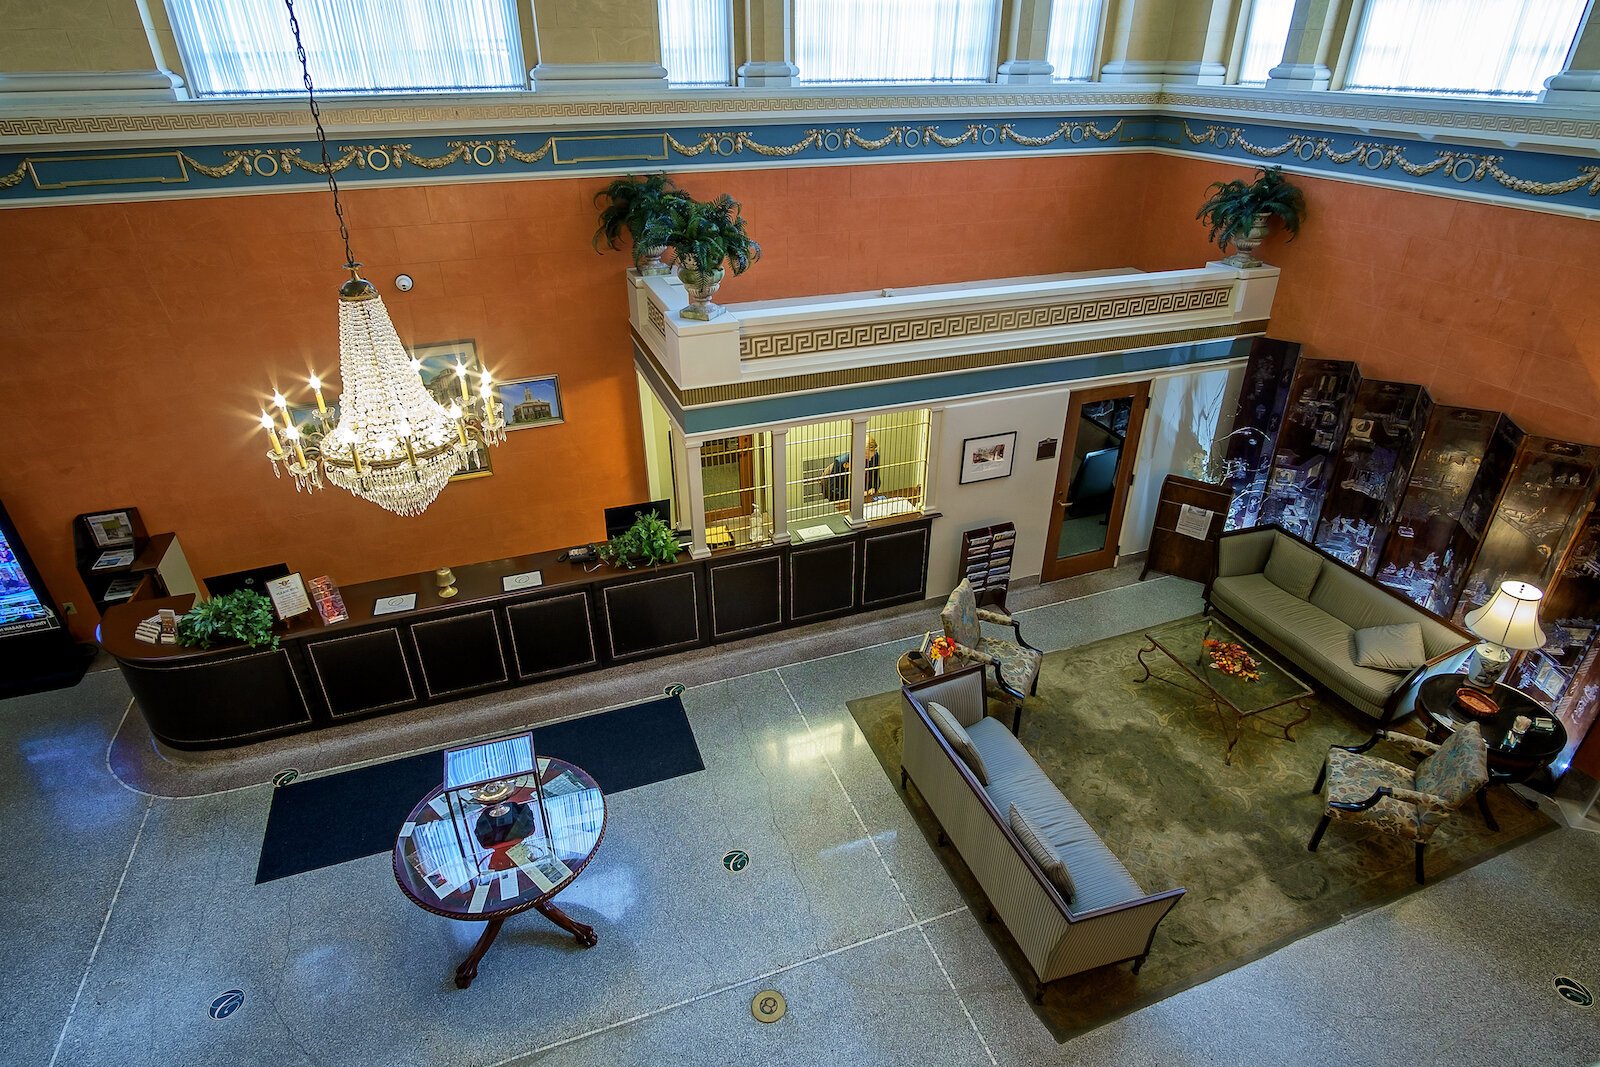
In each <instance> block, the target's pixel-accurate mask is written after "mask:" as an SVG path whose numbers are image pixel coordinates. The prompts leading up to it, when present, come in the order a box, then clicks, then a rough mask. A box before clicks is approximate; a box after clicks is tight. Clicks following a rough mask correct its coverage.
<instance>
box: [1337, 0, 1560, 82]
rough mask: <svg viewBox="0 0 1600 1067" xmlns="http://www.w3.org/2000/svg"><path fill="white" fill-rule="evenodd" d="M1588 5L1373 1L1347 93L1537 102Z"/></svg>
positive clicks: (1532, 0)
mask: <svg viewBox="0 0 1600 1067" xmlns="http://www.w3.org/2000/svg"><path fill="white" fill-rule="evenodd" d="M1586 2H1587V0H1367V6H1366V11H1365V14H1364V15H1363V17H1362V20H1361V31H1360V33H1359V34H1358V35H1357V37H1356V46H1355V50H1354V52H1353V54H1352V56H1351V60H1350V68H1349V70H1348V72H1347V73H1346V75H1345V86H1344V87H1345V88H1346V89H1356V90H1365V91H1369V92H1420V93H1466V94H1473V95H1479V96H1510V97H1523V98H1531V97H1536V96H1538V95H1539V92H1540V91H1541V90H1542V89H1543V87H1544V80H1545V79H1546V78H1548V77H1550V75H1552V74H1555V73H1558V72H1559V71H1560V70H1561V65H1562V63H1563V62H1564V61H1565V60H1566V57H1567V52H1568V50H1569V49H1570V48H1571V47H1572V39H1573V37H1574V36H1575V35H1576V34H1577V32H1578V20H1579V19H1580V18H1581V17H1582V16H1583V9H1584V5H1585V3H1586Z"/></svg>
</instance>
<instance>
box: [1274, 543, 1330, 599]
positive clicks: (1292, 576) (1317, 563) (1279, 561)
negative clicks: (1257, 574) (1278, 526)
mask: <svg viewBox="0 0 1600 1067" xmlns="http://www.w3.org/2000/svg"><path fill="white" fill-rule="evenodd" d="M1321 570H1322V557H1321V556H1319V555H1317V554H1316V553H1315V552H1313V551H1312V550H1311V549H1309V548H1307V547H1306V546H1305V545H1302V544H1301V543H1300V542H1298V541H1291V540H1290V539H1289V538H1287V537H1279V538H1278V539H1277V541H1276V542H1274V543H1273V545H1272V554H1271V555H1270V556H1268V557H1267V567H1266V570H1264V571H1263V572H1262V573H1263V574H1265V575H1266V576H1267V581H1269V582H1271V583H1272V584H1273V585H1275V586H1277V587H1278V588H1279V589H1282V590H1283V591H1284V592H1286V593H1288V594H1289V595H1291V596H1294V597H1298V598H1299V599H1301V600H1306V599H1309V598H1310V596H1311V590H1312V589H1313V588H1315V586H1316V584H1317V574H1318V572H1319V571H1321Z"/></svg>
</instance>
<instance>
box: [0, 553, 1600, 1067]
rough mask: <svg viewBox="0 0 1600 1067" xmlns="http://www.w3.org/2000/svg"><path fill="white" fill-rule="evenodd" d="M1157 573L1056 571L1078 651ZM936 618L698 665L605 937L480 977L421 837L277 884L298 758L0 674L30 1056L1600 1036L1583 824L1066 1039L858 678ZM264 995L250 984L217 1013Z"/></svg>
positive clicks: (589, 884) (1004, 1047)
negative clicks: (274, 815) (161, 756)
mask: <svg viewBox="0 0 1600 1067" xmlns="http://www.w3.org/2000/svg"><path fill="white" fill-rule="evenodd" d="M1129 582H1131V576H1129V575H1128V574H1127V573H1126V572H1123V573H1121V574H1119V575H1115V576H1113V579H1112V580H1104V579H1102V580H1098V581H1097V582H1091V583H1078V584H1058V585H1057V586H1052V587H1045V588H1041V589H1038V590H1030V591H1028V592H1027V594H1026V595H1024V596H1020V597H1019V598H1018V600H1017V602H1018V603H1028V604H1034V605H1037V606H1034V607H1031V608H1029V610H1027V611H1026V612H1024V613H1022V615H1023V619H1024V626H1025V628H1026V632H1027V633H1028V634H1029V636H1030V639H1031V640H1033V642H1034V643H1036V644H1039V645H1040V646H1041V647H1045V648H1060V647H1067V646H1070V645H1073V644H1078V643H1082V642H1086V641H1092V640H1097V639H1099V638H1101V637H1106V636H1111V635H1114V634H1117V633H1124V632H1127V631H1130V630H1133V629H1135V628H1137V627H1139V626H1141V625H1145V624H1150V623H1154V622H1157V621H1162V620H1165V619H1168V618H1174V617H1178V616H1181V615H1184V614H1187V613H1189V612H1191V611H1193V610H1196V608H1197V607H1198V592H1197V587H1195V586H1193V585H1191V584H1189V583H1186V582H1183V581H1180V580H1178V579H1156V580H1152V581H1149V582H1145V583H1141V584H1136V585H1134V584H1128V583H1129ZM1094 589H1099V590H1101V591H1099V592H1092V594H1091V595H1077V594H1083V593H1085V592H1087V591H1090V590H1094ZM1068 598H1070V599H1068ZM920 623H921V620H920V618H919V617H917V616H915V615H908V614H904V613H902V614H901V615H900V616H897V617H895V618H886V619H884V620H881V621H879V622H877V623H875V624H874V625H875V626H876V627H877V629H878V631H879V634H880V635H881V636H882V637H883V638H892V640H887V641H886V643H876V642H875V641H873V640H872V639H871V638H872V634H871V633H870V632H869V631H863V630H861V629H853V630H852V629H850V628H848V627H846V628H834V629H835V631H836V632H835V633H834V634H833V635H832V639H833V640H834V641H835V642H836V643H837V641H838V639H839V633H840V632H843V633H847V634H848V635H849V636H850V638H851V640H852V642H853V643H854V645H855V646H856V647H853V648H851V649H850V650H843V651H835V652H833V654H831V655H826V656H823V657H821V658H811V659H807V658H804V656H803V652H804V647H803V646H802V645H800V644H797V643H796V642H800V641H806V640H809V639H808V638H795V639H790V638H787V637H786V638H784V639H782V640H783V642H785V645H784V654H783V655H779V656H777V659H776V660H774V661H772V662H773V665H766V661H763V660H762V659H761V657H760V656H758V655H754V654H746V655H742V656H740V657H737V659H732V660H730V659H723V660H717V659H714V658H706V657H701V659H700V660H698V661H695V663H698V666H694V664H693V663H691V662H690V661H687V660H686V661H685V662H684V664H683V665H681V670H680V673H682V675H683V677H685V678H686V679H689V680H692V681H694V683H695V684H692V685H691V687H690V688H689V689H688V690H687V691H686V692H685V694H684V704H685V706H686V708H687V710H688V713H689V717H690V721H691V724H692V725H693V727H694V731H695V735H696V738H697V739H698V741H699V744H700V747H701V751H702V754H703V756H704V759H705V764H706V769H705V771H704V772H702V773H698V774H694V775H689V776H686V777H682V778H677V779H673V780H670V781H666V782H660V783H657V784H655V785H651V786H646V787H643V788H640V789H636V790H631V791H628V792H625V793H620V794H617V795H615V796H613V797H611V798H610V800H609V803H610V807H609V818H610V823H609V828H608V830H607V834H606V840H605V844H604V846H603V847H602V849H601V852H600V854H599V856H598V858H597V859H596V860H595V862H594V864H593V865H592V866H591V867H590V868H589V870H588V871H587V872H586V873H585V874H584V875H583V877H582V878H580V879H579V880H578V881H577V882H576V883H575V884H574V885H573V887H572V888H571V889H569V890H568V891H567V892H566V893H564V894H563V895H562V897H561V904H562V905H563V907H566V908H567V909H568V910H569V911H570V912H571V913H572V914H573V915H574V916H575V917H577V918H579V919H580V920H582V921H585V922H590V923H593V924H594V925H595V926H596V928H597V930H598V931H599V933H600V937H601V940H600V944H599V945H598V947H596V948H594V949H590V950H584V949H581V948H579V947H578V946H577V945H576V944H575V943H574V942H572V941H571V940H570V939H569V938H566V937H565V936H564V935H560V934H559V932H558V931H556V930H554V928H553V927H549V926H548V925H547V924H545V923H544V921H543V920H542V919H540V918H539V917H538V916H536V915H526V916H521V917H518V918H516V919H513V920H512V921H511V922H510V923H509V924H508V926H507V928H506V931H505V933H504V934H502V936H501V939H500V942H499V943H498V944H497V945H496V946H495V947H494V949H493V950H492V951H491V952H490V954H489V955H488V957H487V958H486V959H485V961H484V964H483V967H482V969H481V971H480V975H479V978H478V981H477V983H476V984H475V985H474V986H473V987H472V988H471V989H470V990H467V991H461V990H457V989H456V988H455V987H454V985H453V984H452V983H451V981H450V977H451V973H452V969H453V968H454V966H455V963H456V962H457V960H458V959H459V957H460V956H461V955H463V954H464V953H465V951H466V950H467V948H468V947H469V946H470V944H471V941H472V939H473V937H474V936H475V933H476V930H475V928H473V927H469V926H467V925H465V924H460V923H453V922H449V921H447V920H444V919H440V918H437V917H435V916H432V915H429V914H427V913H424V912H422V911H421V910H419V909H417V908H416V907H414V906H412V905H411V904H409V903H408V902H407V901H406V900H405V899H404V898H403V897H401V895H400V894H399V892H398V891H397V890H396V888H395V886H394V884H393V880H392V877H391V874H390V871H389V859H388V857H387V856H374V857H369V858H367V859H362V860H356V861H352V862H349V863H345V864H341V865H339V866H336V867H331V868H326V869H323V870H320V871H313V872H310V873H307V874H303V875H297V876H295V877H291V878H286V879H283V880H280V881H277V882H272V883H269V884H267V885H261V886H257V885H255V884H254V873H255V868H256V859H257V855H258V852H259V848H260V843H261V834H262V830H263V827H264V826H265V822H266V817H267V810H268V805H269V802H270V799H271V798H270V793H271V786H270V785H269V784H266V783H265V782H262V781H259V779H258V780H257V781H258V784H253V785H245V786H242V787H239V788H233V789H228V790H225V791H220V792H213V793H209V794H207V795H194V796H175V797H169V796H163V795H156V794H157V793H159V792H161V791H160V790H155V789H152V790H149V791H147V792H139V791H136V790H134V789H132V788H130V787H128V786H127V785H124V784H123V782H122V781H121V780H120V779H119V778H118V777H117V776H116V775H115V774H113V773H112V769H111V768H112V764H110V763H108V759H107V755H108V748H109V745H110V741H111V739H112V737H113V735H114V734H115V733H116V732H117V730H118V728H119V723H120V722H121V720H122V718H123V715H124V712H125V711H126V709H127V705H128V700H129V697H128V692H127V689H126V687H125V686H124V685H123V683H122V681H121V678H120V676H119V675H118V674H117V673H116V672H114V671H112V672H103V673H97V674H92V675H90V676H89V677H88V678H86V679H85V680H84V682H83V683H82V684H80V685H79V686H78V687H77V688H76V689H74V690H70V691H66V692H62V693H55V694H44V695H40V696H36V697H29V698H23V699H19V700H13V701H9V702H5V703H0V737H3V739H4V740H3V743H0V826H3V827H4V829H5V833H4V834H3V835H0V900H3V906H4V907H5V909H6V920H5V927H4V929H5V936H4V938H3V939H0V973H3V974H4V975H5V978H4V993H3V995H0V1031H3V1033H4V1035H5V1036H4V1047H3V1049H0V1062H3V1063H6V1064H12V1063H15V1064H86V1065H88V1064H92V1065H105V1064H149V1065H163V1067H165V1065H174V1064H183V1065H199V1064H273V1065H294V1064H336V1063H337V1064H386V1065H387V1064H473V1065H490V1064H496V1065H498V1064H512V1063H524V1062H527V1063H533V1062H539V1063H544V1062H548V1063H561V1064H595V1065H600V1064H605V1065H617V1064H647V1063H648V1064H663V1063H684V1064H712V1063H717V1064H722V1063H752V1064H791V1063H792V1064H808V1065H809V1064H835V1063H838V1064H845V1063H849V1064H916V1065H942V1064H979V1065H981V1064H1019V1065H1021V1064H1044V1063H1061V1064H1076V1063H1083V1064H1191V1063H1193V1064H1235V1063H1237V1064H1261V1063H1277V1064H1301V1063H1304V1064H1319V1063H1340V1064H1391V1063H1392V1064H1435V1063H1437V1064H1479V1063H1481V1064H1500V1063H1517V1064H1577V1063H1592V1062H1595V1061H1597V1060H1600V1007H1595V1008H1588V1009H1581V1008H1576V1007H1572V1006H1569V1005H1568V1004H1566V1003H1565V1002H1564V1001H1562V1000H1561V999H1560V998H1559V997H1557V996H1556V994H1555V991H1554V988H1553V981H1554V979H1555V978H1556V977H1557V976H1558V975H1569V976H1571V977H1573V978H1576V979H1578V980H1580V981H1582V982H1584V983H1585V984H1587V985H1588V986H1589V987H1590V988H1593V989H1600V938H1597V937H1596V936H1595V920H1596V904H1595V902H1596V901H1597V900H1600V836H1597V835H1595V834H1593V833H1588V832H1585V831H1583V830H1577V829H1563V830H1559V831H1556V832H1554V833H1550V834H1547V835H1545V836H1543V837H1541V838H1539V839H1537V840H1535V841H1533V842H1531V843H1529V844H1526V845H1524V846H1522V847H1519V848H1516V849H1513V850H1511V851H1509V852H1507V853H1504V854H1502V855H1500V856H1498V857H1496V858H1494V859H1492V860H1489V861H1487V862H1485V863H1483V864H1480V865H1479V866H1477V867H1474V868H1472V869H1471V870H1468V871H1465V872H1463V873H1461V874H1459V875H1457V876H1455V877H1451V878H1447V879H1444V880H1443V881H1441V882H1439V883H1438V884H1435V885H1430V886H1429V887H1428V888H1426V889H1425V890H1422V891H1420V892H1418V893H1415V894H1413V895H1411V896H1408V897H1406V898H1404V899H1402V900H1400V901H1398V902H1396V903H1395V904H1392V905H1390V906H1387V907H1384V908H1381V909H1378V910H1375V911H1371V912H1367V913H1364V914H1360V915H1356V916H1352V917H1350V918H1349V919H1347V920H1346V921H1345V922H1343V923H1341V924H1339V925H1337V926H1335V927H1333V928H1330V929H1328V930H1325V931H1323V932H1321V933H1319V934H1316V935H1313V936H1311V937H1308V938H1306V939H1304V940H1302V941H1299V942H1296V943H1294V944H1291V945H1289V946H1286V947H1284V948H1282V949H1280V950H1279V951H1278V952H1276V953H1274V954H1272V955H1270V956H1268V957H1266V958H1264V959H1261V960H1259V961H1257V962H1255V963H1252V964H1249V965H1247V966H1245V967H1241V968H1239V969H1237V970H1234V971H1231V972H1229V973H1227V974H1224V975H1222V976H1221V977H1218V978H1216V979H1213V980H1212V981H1210V982H1207V983H1206V984H1204V985H1201V986H1197V987H1195V988H1193V989H1191V990H1189V991H1187V992H1184V993H1182V994H1179V995H1177V996H1175V997H1172V998H1170V999H1168V1000H1166V1001H1163V1002H1161V1003H1159V1004H1156V1005H1154V1006H1151V1007H1149V1008H1146V1009H1144V1010H1142V1011H1140V1012H1137V1013H1135V1014H1133V1015H1130V1016H1127V1017H1125V1018H1123V1019H1120V1020H1117V1021H1115V1022H1112V1023H1109V1024H1107V1025H1106V1026H1104V1027H1101V1028H1100V1029H1098V1030H1096V1031H1093V1032H1091V1033H1089V1034H1087V1035H1084V1036H1082V1037H1079V1038H1077V1039H1074V1040H1072V1041H1069V1042H1067V1043H1066V1044H1057V1043H1056V1042H1055V1041H1054V1040H1053V1039H1052V1038H1051V1037H1050V1035H1049V1034H1048V1033H1047V1032H1046V1030H1045V1028H1044V1026H1043V1025H1042V1024H1041V1023H1040V1022H1039V1020H1038V1019H1037V1018H1036V1017H1035V1016H1034V1014H1033V1012H1032V1009H1031V1005H1030V1002H1029V998H1028V996H1027V995H1026V994H1025V993H1024V991H1023V990H1021V989H1020V988H1019V987H1018V985H1017V983H1016V981H1015V979H1014V978H1013V977H1012V976H1011V975H1010V974H1009V972H1008V971H1007V970H1006V968H1005V967H1004V965H1003V964H1002V962H1001V961H1000V959H999V957H998V956H997V955H996V953H995V951H994V949H993V948H992V947H991V945H990V944H989V942H988V940H987V938H986V937H985V935H984V933H983V931H982V930H981V929H980V928H979V923H978V922H977V921H976V920H975V918H974V916H972V915H971V914H970V913H969V912H968V911H967V910H966V908H965V906H964V905H963V902H962V900H961V899H960V897H959V896H958V894H957V893H956V891H955V890H954V888H953V887H952V886H951V884H950V882H949V879H948V877H947V876H946V874H945V873H944V871H943V869H942V867H941V865H940V863H939V860H938V859H937V857H936V856H935V855H934V852H933V850H932V848H931V846H930V845H929V843H928V842H927V841H926V840H925V839H924V838H923V837H922V835H921V834H920V832H918V830H917V829H916V827H915V825H914V824H913V823H912V821H911V819H910V817H909V816H908V814H907V813H906V811H905V809H904V807H903V806H902V805H901V803H900V801H899V800H898V798H897V797H896V795H895V793H894V789H893V787H892V785H891V783H890V782H889V779H888V778H887V776H886V775H885V774H884V773H883V771H882V770H881V768H880V767H879V766H878V764H877V761H876V759H875V758H874V756H873V754H872V752H871V751H870V749H869V748H868V747H867V745H866V742H865V740H864V739H863V738H862V736H861V734H860V732H859V731H858V730H857V728H856V726H855V723H854V720H853V719H852V718H851V716H850V714H849V712H848V710H847V709H846V707H845V702H846V701H847V700H850V699H854V698H856V697H859V696H866V695H870V694H872V693H878V692H883V691H885V690H887V689H890V688H892V687H893V685H894V684H895V676H894V660H895V658H896V657H897V656H898V655H899V653H900V652H901V651H902V650H903V649H904V648H906V647H908V645H909V643H910V639H909V638H907V637H906V636H905V635H906V634H908V633H910V632H912V630H914V629H915V627H916V626H917V625H920ZM771 640H772V641H773V642H775V643H776V642H778V641H779V639H777V638H774V639H771ZM818 640H819V641H821V642H822V643H821V644H819V645H818V646H817V647H821V648H826V647H827V645H826V641H825V640H824V639H821V638H819V639H818ZM860 646H868V647H860ZM733 663H742V664H743V665H744V666H745V667H746V668H747V669H753V670H754V673H745V674H742V675H739V676H737V677H735V676H732V675H734V674H736V673H737V671H736V670H735V669H733V667H732V666H731V665H732V664H733ZM708 675H716V676H715V677H708ZM646 682H648V683H650V684H657V682H658V678H657V676H656V675H652V674H648V673H645V672H641V673H640V675H639V677H638V683H639V690H640V691H638V692H637V693H632V694H626V693H623V692H622V690H623V689H624V688H625V682H624V680H613V681H611V682H605V683H604V685H603V686H601V687H599V688H597V689H596V692H597V693H600V694H602V695H601V696H600V697H599V698H598V699H597V700H596V702H595V703H594V704H592V705H590V707H589V710H593V709H594V708H596V707H599V706H603V705H604V704H610V703H616V702H619V701H620V700H624V699H642V698H644V697H647V696H649V695H651V692H652V690H650V689H646V688H645V683H646ZM653 691H656V692H658V691H659V686H658V685H657V688H656V689H654V690H653ZM568 693H569V697H568V699H569V701H572V700H579V701H581V699H582V694H583V693H584V688H583V686H582V685H581V684H575V685H573V686H571V687H569V689H568ZM580 710H581V709H580ZM447 713H448V709H443V710H439V709H435V712H434V714H435V715H441V714H447ZM135 714H137V713H136V712H135ZM530 721H531V720H530ZM375 729H379V730H381V726H380V727H376V728H375ZM619 743H625V739H619ZM299 744H301V745H302V746H304V745H305V744H306V742H304V741H302V742H299ZM304 754H305V750H304V748H303V747H302V750H301V753H300V755H301V756H304ZM284 758H289V754H286V755H285V756H284ZM124 769H126V767H125V768H124ZM324 769H325V768H324ZM177 770H181V768H178V769H177ZM177 770H174V768H170V767H169V768H166V773H167V774H168V775H169V776H170V775H171V774H173V773H177ZM734 848H738V849H743V850H744V851H746V852H748V853H749V855H750V857H751V862H750V865H749V867H748V868H747V869H745V870H744V871H741V872H739V873H730V872H729V871H727V870H726V869H724V867H723V866H722V865H721V863H720V858H721V857H722V855H723V854H724V853H726V852H727V851H728V850H730V849H734ZM1184 906H1204V902H1203V901H1187V900H1186V901H1185V902H1184ZM766 988H773V989H777V990H779V991H781V992H782V993H783V995H784V996H785V997H786V998H787V1001H788V1014H787V1015H786V1016H785V1017H784V1018H783V1019H782V1020H780V1021H779V1022H777V1023H775V1024H772V1025H762V1024H760V1023H757V1022H756V1021H755V1020H754V1019H752V1017H751V1014H750V1001H751V998H752V996H753V995H754V994H755V993H756V992H757V991H758V990H761V989H766ZM232 989H238V990H242V991H243V992H244V995H245V999H244V1003H243V1005H242V1006H241V1007H239V1008H238V1010H237V1011H235V1012H234V1013H233V1014H231V1015H229V1016H227V1017H226V1018H223V1019H221V1020H213V1019H212V1018H210V1017H209V1016H208V1013H207V1008H208V1006H209V1004H210V1003H211V1001H212V999H213V998H215V997H216V996H218V995H219V994H221V993H223V992H224V991H227V990H232Z"/></svg>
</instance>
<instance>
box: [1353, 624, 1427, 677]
mask: <svg viewBox="0 0 1600 1067" xmlns="http://www.w3.org/2000/svg"><path fill="white" fill-rule="evenodd" d="M1352 637H1353V639H1354V641H1355V655H1354V656H1352V657H1351V659H1353V660H1354V661H1355V664H1356V666H1358V667H1373V668H1375V669H1377V670H1380V671H1402V672H1404V671H1410V670H1412V669H1414V668H1417V667H1420V666H1422V665H1423V664H1424V663H1426V662H1428V652H1427V649H1426V648H1424V647H1423V644H1422V627H1420V626H1418V625H1417V624H1416V623H1414V622H1397V623H1393V624H1391V625H1388V626H1367V627H1364V628H1362V629H1360V630H1357V631H1356V632H1355V633H1354V634H1353V635H1352Z"/></svg>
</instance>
